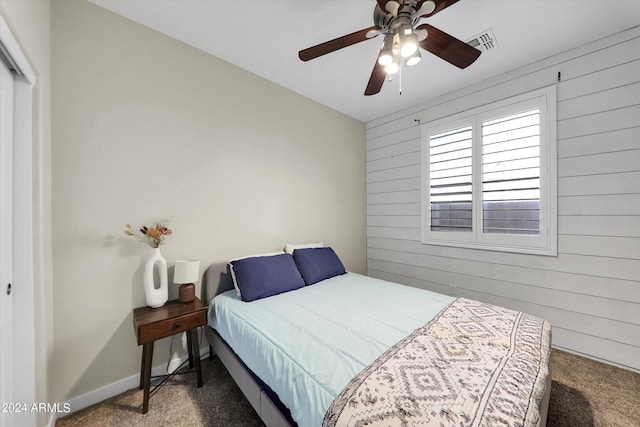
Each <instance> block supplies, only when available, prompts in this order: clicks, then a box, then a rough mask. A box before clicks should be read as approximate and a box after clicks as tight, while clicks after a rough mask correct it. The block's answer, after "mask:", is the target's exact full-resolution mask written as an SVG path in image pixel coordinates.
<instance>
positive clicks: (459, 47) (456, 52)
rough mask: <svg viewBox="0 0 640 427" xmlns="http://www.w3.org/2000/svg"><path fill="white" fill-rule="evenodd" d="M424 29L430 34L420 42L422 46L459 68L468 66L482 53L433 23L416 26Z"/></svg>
mask: <svg viewBox="0 0 640 427" xmlns="http://www.w3.org/2000/svg"><path fill="white" fill-rule="evenodd" d="M422 29H426V30H427V33H428V36H427V38H426V39H424V40H422V41H421V42H420V47H421V48H423V49H424V50H427V51H429V52H431V53H433V54H434V55H436V56H439V57H440V58H442V59H444V60H445V61H447V62H449V63H450V64H453V65H455V66H456V67H458V68H467V67H468V66H469V65H471V64H473V62H474V61H475V60H476V59H478V57H479V56H480V53H482V52H480V51H479V50H478V49H476V48H475V47H473V46H469V45H468V44H466V43H465V42H463V41H461V40H458V39H457V38H455V37H453V36H451V35H449V34H447V33H445V32H444V31H442V30H439V29H437V28H436V27H434V26H432V25H429V24H422V25H420V26H419V27H418V28H416V30H422Z"/></svg>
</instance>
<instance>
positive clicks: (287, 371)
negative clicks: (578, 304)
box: [203, 262, 550, 427]
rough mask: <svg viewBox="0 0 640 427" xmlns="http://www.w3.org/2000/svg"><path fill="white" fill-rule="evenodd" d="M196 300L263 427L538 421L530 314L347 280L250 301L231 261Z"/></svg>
mask: <svg viewBox="0 0 640 427" xmlns="http://www.w3.org/2000/svg"><path fill="white" fill-rule="evenodd" d="M203 297H204V298H205V300H206V301H207V303H208V304H209V325H208V326H207V327H206V329H205V331H206V336H207V340H208V342H209V343H210V345H211V346H212V351H213V352H215V353H216V354H217V355H218V357H219V358H220V360H221V361H222V363H223V364H224V365H225V367H226V368H227V370H228V371H229V373H230V374H231V376H232V377H233V378H234V380H235V381H236V383H237V384H238V386H239V387H240V389H241V390H242V392H243V393H244V394H245V396H246V397H247V399H248V400H249V402H250V403H251V405H252V406H253V407H254V409H255V410H256V412H257V413H258V415H259V416H260V417H261V419H262V420H263V422H264V423H265V424H266V425H267V426H269V427H272V426H283V427H284V426H291V425H299V426H300V427H320V426H321V425H322V426H327V427H332V426H343V425H357V424H358V423H360V425H363V424H365V425H366V424H370V425H375V424H376V423H378V424H379V425H407V423H409V422H410V423H412V424H411V425H528V426H544V425H545V422H546V411H547V406H548V399H549V391H550V373H549V371H548V363H549V360H548V359H549V351H550V349H549V345H550V329H549V325H548V323H547V322H545V321H543V320H542V319H538V318H536V317H534V316H530V315H527V314H525V313H520V312H516V311H512V310H506V309H503V308H501V307H496V306H491V305H488V304H483V303H479V302H475V301H471V300H466V299H463V298H454V297H450V296H446V295H441V294H437V293H433V292H429V291H425V290H420V289H416V288H411V287H408V286H403V285H398V284H393V283H389V282H385V281H382V280H379V279H374V278H370V277H367V276H362V275H359V274H355V273H350V272H345V273H344V274H338V275H335V276H334V277H330V278H328V279H326V280H320V281H318V282H317V283H315V284H312V285H310V286H299V287H296V288H295V289H294V290H291V291H290V292H283V293H280V294H277V295H274V296H269V297H268V298H262V297H260V298H257V299H256V300H255V301H252V302H250V303H247V302H244V301H242V298H240V296H239V295H238V292H237V291H236V289H234V280H233V279H232V272H231V271H230V269H229V264H228V263H227V262H224V263H218V264H214V265H212V266H210V267H209V268H208V269H207V270H206V272H205V276H204V286H203ZM214 298H215V299H214ZM469 313H471V315H470V316H469ZM482 319H485V320H482ZM488 319H493V320H491V321H496V322H498V323H487V321H488ZM479 320H482V321H481V322H480V321H479ZM483 322H484V324H483ZM501 322H502V323H501ZM514 325H515V326H514ZM516 329H517V333H516ZM527 330H528V331H529V333H528V334H527ZM461 331H462V333H461ZM523 331H524V332H523ZM536 336H539V338H540V340H537V338H536ZM461 337H462V339H461ZM516 341H517V342H516ZM467 342H468V343H469V346H467ZM471 344H473V346H475V347H473V348H472V347H471ZM434 355H437V357H434ZM532 355H533V356H532ZM530 359H531V360H532V361H530ZM534 359H535V360H534ZM443 365H447V366H443ZM461 372H462V374H461V375H460V373H461ZM403 384H404V385H405V386H407V387H409V388H410V389H411V390H410V391H409V392H408V391H407V388H406V387H403V386H402V385H403ZM394 393H395V395H394ZM515 394H518V396H519V397H518V398H520V399H521V401H520V402H518V401H517V400H515V398H514V397H513V396H514V395H515ZM407 396H409V397H407ZM522 396H524V398H523V397H522ZM478 401H480V402H478ZM514 402H517V403H514ZM390 408H391V409H390ZM478 408H479V409H478ZM513 420H516V421H513ZM430 423H431V424H430Z"/></svg>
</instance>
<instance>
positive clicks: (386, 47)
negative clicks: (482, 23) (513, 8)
mask: <svg viewBox="0 0 640 427" xmlns="http://www.w3.org/2000/svg"><path fill="white" fill-rule="evenodd" d="M376 1H377V4H376V6H375V9H374V10H373V23H374V26H372V27H369V28H365V29H363V30H360V31H356V32H354V33H351V34H347V35H345V36H342V37H338V38H336V39H333V40H329V41H328V42H324V43H320V44H319V45H316V46H312V47H309V48H307V49H303V50H301V51H300V52H299V53H298V57H299V58H300V59H301V60H303V61H309V60H311V59H314V58H317V57H319V56H322V55H326V54H327V53H331V52H335V51H336V50H339V49H342V48H344V47H347V46H351V45H353V44H356V43H360V42H362V41H365V40H368V39H371V38H374V37H376V36H378V35H380V34H383V35H384V43H383V45H382V48H381V49H380V53H379V54H378V59H377V61H376V63H375V65H374V67H373V71H372V72H371V77H370V78H369V83H368V84H367V88H366V90H365V92H364V94H365V95H375V94H376V93H378V92H380V89H382V84H383V83H384V79H385V77H386V76H387V74H395V73H396V72H398V70H399V69H400V61H401V60H404V61H405V64H406V65H407V66H413V65H415V64H417V63H418V62H420V59H421V54H420V49H419V48H420V47H421V48H422V49H424V50H426V51H428V52H431V53H433V54H434V55H436V56H439V57H440V58H442V59H444V60H445V61H447V62H449V63H451V64H453V65H455V66H456V67H458V68H466V67H468V66H469V65H471V64H472V63H473V62H474V61H475V60H476V59H478V57H479V56H480V53H481V52H480V51H479V50H478V49H476V48H474V47H472V46H470V45H468V44H466V43H465V42H463V41H461V40H458V39H457V38H455V37H453V36H451V35H449V34H447V33H445V32H444V31H442V30H439V29H437V28H436V27H434V26H432V25H429V24H422V25H420V26H416V25H417V24H418V22H419V21H420V19H421V18H429V17H431V16H433V15H435V14H436V13H438V12H440V11H441V10H443V9H445V8H447V7H449V6H451V5H452V4H454V3H457V2H458V0H376Z"/></svg>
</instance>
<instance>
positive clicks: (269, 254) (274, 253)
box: [227, 251, 284, 296]
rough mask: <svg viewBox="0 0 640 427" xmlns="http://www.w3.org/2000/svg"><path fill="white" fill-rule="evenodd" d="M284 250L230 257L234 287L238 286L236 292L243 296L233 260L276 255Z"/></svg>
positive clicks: (228, 262) (229, 262)
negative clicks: (237, 281)
mask: <svg viewBox="0 0 640 427" xmlns="http://www.w3.org/2000/svg"><path fill="white" fill-rule="evenodd" d="M283 253H284V252H282V251H279V252H266V253H264V254H256V255H247V256H241V257H238V258H233V259H230V260H229V261H227V264H229V270H231V278H232V279H233V287H234V288H236V293H237V294H238V296H242V295H241V294H240V288H239V287H238V284H237V283H236V273H234V271H233V264H232V262H233V261H238V260H241V259H245V258H255V257H261V256H274V255H282V254H283Z"/></svg>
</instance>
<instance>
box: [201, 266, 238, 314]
mask: <svg viewBox="0 0 640 427" xmlns="http://www.w3.org/2000/svg"><path fill="white" fill-rule="evenodd" d="M229 289H233V280H232V279H231V273H229V268H228V267H227V262H217V263H214V264H211V265H210V266H209V267H208V268H207V269H206V270H205V272H204V276H203V278H202V301H203V302H204V303H205V304H207V305H208V304H209V302H210V301H211V300H212V299H213V297H215V296H216V295H218V294H219V293H222V292H224V291H228V290H229Z"/></svg>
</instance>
